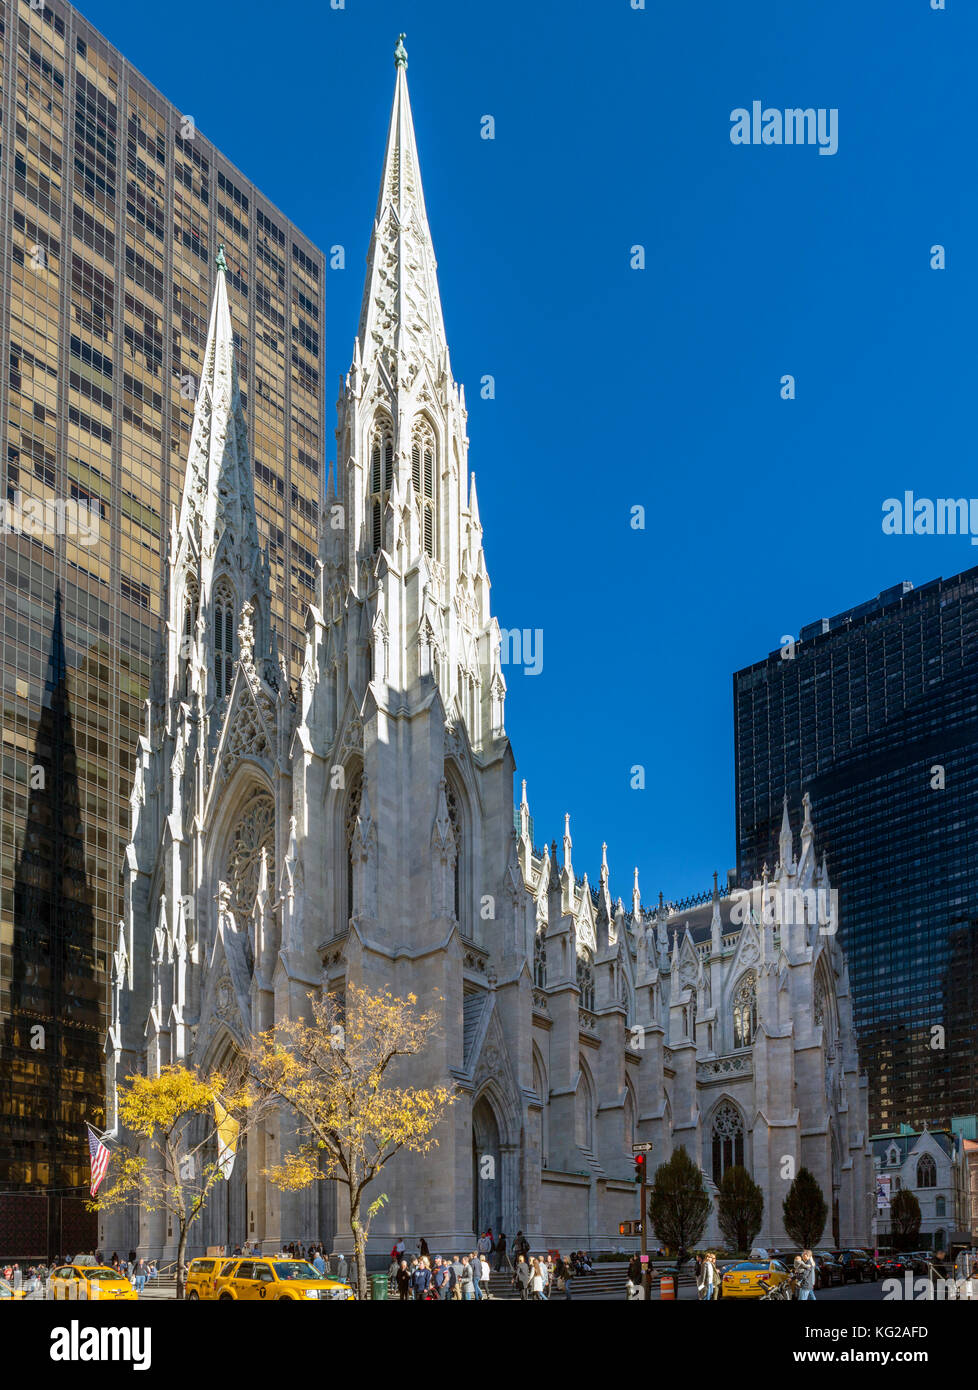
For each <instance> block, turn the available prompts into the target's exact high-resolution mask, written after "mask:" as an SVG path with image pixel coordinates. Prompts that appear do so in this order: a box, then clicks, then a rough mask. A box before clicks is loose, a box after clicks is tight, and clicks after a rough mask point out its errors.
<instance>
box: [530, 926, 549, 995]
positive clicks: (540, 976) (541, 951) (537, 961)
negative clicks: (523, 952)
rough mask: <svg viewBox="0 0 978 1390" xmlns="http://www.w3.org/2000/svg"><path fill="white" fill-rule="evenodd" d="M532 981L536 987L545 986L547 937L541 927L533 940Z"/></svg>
mask: <svg viewBox="0 0 978 1390" xmlns="http://www.w3.org/2000/svg"><path fill="white" fill-rule="evenodd" d="M533 983H534V984H535V985H536V987H537V989H546V987H547V939H546V937H545V936H544V934H543V929H541V928H538V929H537V934H536V936H535V938H534V941H533Z"/></svg>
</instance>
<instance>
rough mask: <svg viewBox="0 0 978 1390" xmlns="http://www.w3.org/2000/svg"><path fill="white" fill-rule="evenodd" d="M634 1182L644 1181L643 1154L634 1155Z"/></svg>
mask: <svg viewBox="0 0 978 1390" xmlns="http://www.w3.org/2000/svg"><path fill="white" fill-rule="evenodd" d="M635 1181H636V1182H644V1181H645V1154H636V1155H635Z"/></svg>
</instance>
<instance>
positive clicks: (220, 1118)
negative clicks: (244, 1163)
mask: <svg viewBox="0 0 978 1390" xmlns="http://www.w3.org/2000/svg"><path fill="white" fill-rule="evenodd" d="M214 1119H215V1120H216V1122H217V1165H218V1167H219V1168H220V1170H221V1177H222V1178H224V1179H225V1180H227V1179H228V1178H229V1177H230V1176H231V1169H232V1168H233V1167H234V1156H235V1154H236V1153H237V1151H238V1131H239V1130H240V1129H241V1126H240V1125H239V1124H238V1121H237V1120H236V1119H235V1118H234V1116H233V1115H229V1114H228V1112H227V1111H226V1110H225V1109H224V1106H223V1105H222V1104H221V1102H220V1101H219V1100H215V1101H214Z"/></svg>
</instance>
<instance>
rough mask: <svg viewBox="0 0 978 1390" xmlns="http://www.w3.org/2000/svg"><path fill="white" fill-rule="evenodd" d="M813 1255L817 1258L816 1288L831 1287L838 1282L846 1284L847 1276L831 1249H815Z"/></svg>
mask: <svg viewBox="0 0 978 1390" xmlns="http://www.w3.org/2000/svg"><path fill="white" fill-rule="evenodd" d="M812 1256H813V1258H814V1260H815V1287H816V1289H831V1288H834V1287H835V1286H836V1284H844V1283H845V1282H846V1276H845V1273H844V1271H843V1269H842V1266H841V1265H840V1264H839V1261H838V1260H837V1259H836V1258H835V1256H834V1255H833V1254H832V1251H831V1250H813V1251H812Z"/></svg>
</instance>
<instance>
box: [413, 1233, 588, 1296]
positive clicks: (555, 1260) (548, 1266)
mask: <svg viewBox="0 0 978 1390" xmlns="http://www.w3.org/2000/svg"><path fill="white" fill-rule="evenodd" d="M514 1257H515V1263H514ZM493 1261H494V1266H495V1272H496V1273H503V1274H509V1276H510V1283H511V1286H512V1287H513V1288H514V1289H516V1290H517V1292H518V1293H519V1296H520V1298H521V1299H526V1300H532V1301H536V1302H546V1301H547V1299H549V1298H550V1297H551V1296H552V1295H553V1294H554V1293H555V1292H558V1293H559V1292H563V1290H564V1289H565V1287H566V1281H567V1279H568V1278H570V1277H571V1276H572V1275H583V1274H590V1273H591V1270H592V1264H591V1260H590V1257H589V1256H588V1255H587V1254H585V1252H584V1251H583V1250H575V1251H573V1253H572V1254H571V1255H570V1256H569V1257H568V1258H567V1259H566V1260H565V1259H564V1258H563V1256H562V1255H561V1254H560V1252H559V1251H548V1252H547V1254H546V1255H532V1254H531V1253H530V1243H529V1241H528V1240H527V1239H526V1237H525V1236H524V1234H523V1232H522V1231H517V1233H516V1236H515V1238H514V1240H513V1246H512V1254H511V1253H510V1250H509V1246H508V1243H507V1239H506V1235H505V1233H504V1232H502V1231H501V1232H500V1233H499V1235H498V1236H494V1235H493V1232H492V1229H491V1228H490V1229H488V1230H486V1231H483V1233H482V1235H481V1236H480V1237H479V1239H478V1240H477V1241H476V1248H475V1250H471V1251H469V1253H468V1254H465V1255H453V1256H448V1255H435V1256H432V1254H431V1251H430V1250H429V1249H428V1242H427V1241H426V1240H425V1238H424V1237H423V1236H422V1237H421V1239H420V1240H419V1241H418V1248H417V1253H416V1254H413V1255H411V1256H409V1255H408V1254H407V1252H406V1248H405V1243H404V1240H403V1238H402V1239H401V1240H398V1241H397V1242H395V1244H394V1247H393V1249H392V1250H391V1264H390V1269H389V1271H388V1280H389V1291H390V1294H391V1296H392V1297H396V1298H399V1299H400V1300H401V1301H402V1302H408V1301H412V1302H421V1301H425V1302H434V1301H436V1300H441V1301H443V1302H447V1301H448V1300H449V1299H454V1300H456V1301H463V1302H469V1301H475V1302H478V1301H480V1300H481V1299H483V1298H493V1297H495V1295H494V1294H492V1293H491V1292H490V1280H491V1277H492V1274H493Z"/></svg>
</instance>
